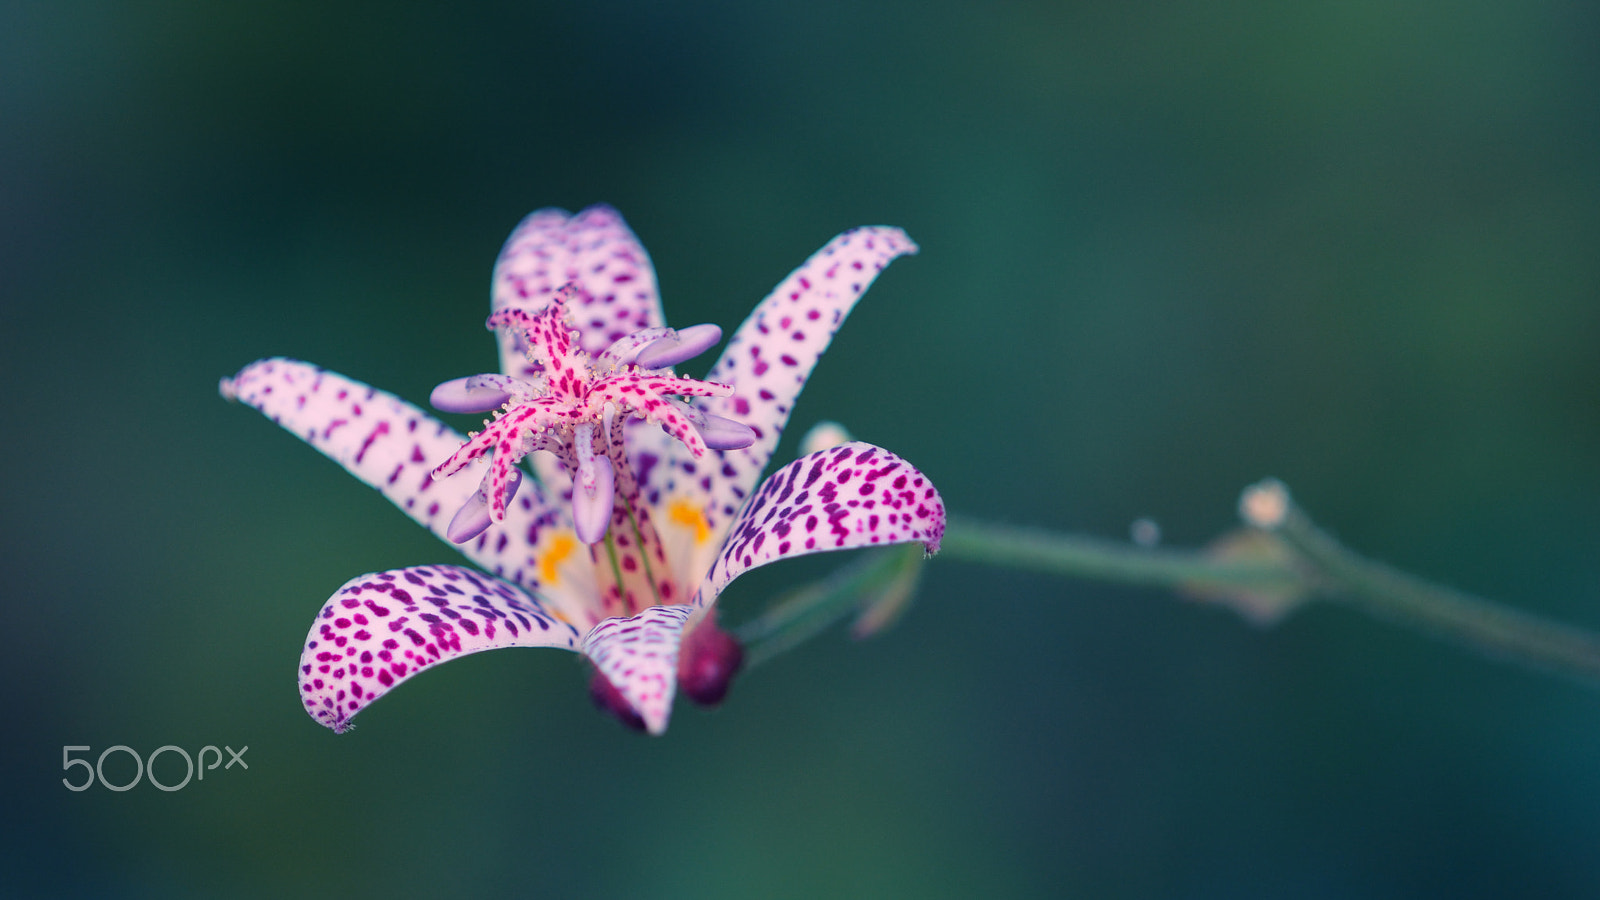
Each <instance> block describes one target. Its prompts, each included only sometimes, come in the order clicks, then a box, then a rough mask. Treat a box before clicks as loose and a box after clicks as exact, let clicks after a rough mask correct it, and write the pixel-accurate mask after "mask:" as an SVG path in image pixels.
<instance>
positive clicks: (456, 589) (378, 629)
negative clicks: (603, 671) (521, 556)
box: [300, 566, 582, 732]
mask: <svg viewBox="0 0 1600 900" xmlns="http://www.w3.org/2000/svg"><path fill="white" fill-rule="evenodd" d="M581 636H582V635H581V634H580V633H579V632H578V630H577V629H576V628H574V627H572V626H571V625H568V624H566V623H564V622H562V621H560V620H559V619H557V618H556V617H555V616H554V615H552V613H551V612H550V611H549V610H547V609H546V608H545V607H544V606H543V605H542V604H541V603H540V602H539V601H538V600H537V599H536V598H534V597H533V596H532V595H530V594H528V593H526V592H525V591H523V590H521V589H520V588H517V587H515V586H513V585H510V584H507V583H505V582H503V581H499V580H497V579H494V578H489V577H486V576H484V575H481V574H479V573H476V572H473V571H472V570H470V569H464V568H461V567H459V566H415V567H412V568H409V569H395V570H394V571H390V572H377V573H374V574H371V575H362V576H361V577H359V578H352V579H351V580H350V581H348V582H346V583H345V585H344V587H341V588H339V590H338V591H337V592H336V593H335V594H334V595H333V597H332V598H331V599H329V600H328V604H327V605H326V606H324V607H323V608H322V612H321V613H320V614H318V616H317V619H316V621H315V622H313V623H312V625H311V633H310V634H308V635H307V636H306V648H305V651H304V652H303V653H302V654H301V655H300V699H301V701H302V702H304V703H305V707H306V712H308V713H310V714H311V717H312V718H313V719H316V720H317V721H318V722H320V723H322V724H323V725H326V726H328V727H329V728H332V729H333V730H334V731H335V732H342V731H344V730H345V729H346V728H348V727H349V724H350V719H351V718H352V717H354V716H355V714H356V713H358V712H360V711H361V710H363V709H365V708H366V707H368V706H370V705H371V704H372V702H373V701H374V700H377V699H378V698H379V697H382V696H383V695H384V694H386V693H388V692H389V691H390V690H391V689H392V688H394V687H395V686H396V685H398V684H400V683H401V682H403V681H405V680H406V679H408V678H410V677H411V676H413V675H415V674H417V673H418V672H421V671H423V670H425V669H430V668H432V667H434V666H436V665H438V664H439V663H442V662H448V661H449V660H452V659H455V658H457V657H460V656H465V655H467V654H468V653H477V652H478V651H480V650H494V649H497V648H500V647H561V648H565V649H568V650H574V649H576V648H577V645H578V640H579V638H580V637H581Z"/></svg>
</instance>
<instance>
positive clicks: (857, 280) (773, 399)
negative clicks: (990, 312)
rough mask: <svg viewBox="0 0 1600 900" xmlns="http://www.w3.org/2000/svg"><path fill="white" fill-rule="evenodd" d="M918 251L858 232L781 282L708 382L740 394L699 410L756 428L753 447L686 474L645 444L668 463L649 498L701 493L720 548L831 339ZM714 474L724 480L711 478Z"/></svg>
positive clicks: (674, 457)
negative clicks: (887, 272) (870, 292)
mask: <svg viewBox="0 0 1600 900" xmlns="http://www.w3.org/2000/svg"><path fill="white" fill-rule="evenodd" d="M915 252H917V245H916V244H915V243H913V242H912V241H911V239H910V238H908V237H906V233H905V232H904V231H901V230H900V229H898V228H889V227H882V226H878V227H867V228H856V229H853V230H851V231H846V232H845V233H843V234H841V235H839V236H838V237H835V238H834V239H833V240H831V241H829V242H828V243H827V245H826V246H824V247H823V248H822V249H821V250H818V251H817V252H816V253H815V254H813V255H812V257H811V258H810V259H808V260H806V262H805V264H804V265H802V266H800V268H798V269H796V270H794V272H792V273H791V274H790V275H789V277H788V278H786V279H784V280H783V282H782V283H780V284H779V285H778V287H777V288H776V289H774V290H773V292H772V293H771V294H769V295H768V296H767V298H766V299H765V300H763V301H762V302H761V304H760V305H759V306H757V307H756V308H755V310H754V311H753V312H751V314H750V316H749V318H747V319H745V321H744V324H743V325H740V326H739V330H738V331H737V332H735V333H734V335H733V337H732V339H730V340H729V341H728V346H727V347H726V348H725V349H724V350H723V353H722V358H721V359H719V360H718V361H717V364H716V365H715V366H713V367H712V368H711V372H710V373H709V374H707V375H706V380H707V381H714V382H720V383H722V384H731V385H733V387H734V393H733V395H732V396H730V397H714V398H710V399H707V400H702V401H700V402H699V404H698V405H699V407H700V408H701V409H702V410H704V411H705V412H707V413H710V414H712V415H718V416H723V417H725V418H728V419H732V420H734V421H736V422H742V423H744V424H745V425H748V426H750V427H751V428H753V429H754V430H755V432H756V441H755V443H753V444H751V445H750V446H749V447H746V448H744V449H741V450H727V451H722V452H721V453H720V454H719V456H720V460H718V461H714V462H713V463H712V464H710V465H705V464H702V465H700V466H698V467H693V466H691V467H689V468H688V469H685V468H684V467H683V466H682V465H681V462H682V460H681V459H680V457H681V456H682V451H681V450H679V449H678V448H677V447H675V446H673V445H672V443H671V442H670V441H666V440H662V439H660V438H659V437H656V436H653V435H645V437H648V438H649V442H648V443H647V444H645V445H644V449H643V450H642V451H641V454H650V455H651V456H653V457H654V458H659V459H661V460H663V461H665V463H666V464H665V465H660V466H656V467H654V470H653V480H651V482H650V483H649V484H647V485H646V486H645V493H646V496H647V497H651V498H662V497H671V496H674V495H681V494H683V493H686V492H694V491H695V490H696V488H698V491H699V492H700V493H702V494H703V495H705V515H706V518H707V521H708V523H709V524H710V527H711V535H712V538H713V540H717V539H720V538H721V537H722V536H723V535H724V534H726V532H727V529H728V528H729V526H730V525H731V524H732V522H733V516H734V513H735V512H736V511H737V510H738V508H739V505H740V504H741V503H742V502H744V499H745V497H746V496H747V495H748V494H749V493H750V492H751V491H752V490H753V489H754V488H755V485H756V481H757V479H759V478H760V477H761V472H762V470H763V469H765V468H766V466H767V462H768V461H769V460H770V459H771V457H772V451H773V449H774V448H775V447H777V444H778V438H779V436H780V435H781V434H782V432H783V428H784V425H785V424H786V423H787V422H788V420H789V411H790V410H791V409H793V407H794V402H795V399H796V398H797V397H798V396H799V395H800V390H801V388H803V387H805V383H806V379H808V378H809V377H810V376H811V370H812V368H813V367H815V366H816V363H817V360H818V358H820V357H821V356H822V354H823V351H825V350H827V349H828V344H829V343H830V342H831V341H832V340H833V334H834V332H835V331H838V330H839V326H840V325H841V324H842V323H843V322H844V319H845V316H847V315H849V314H850V310H851V309H852V308H854V307H855V304H856V301H857V300H859V299H860V298H861V295H862V294H863V293H865V292H866V290H867V288H868V286H870V285H871V284H872V282H873V280H874V279H875V278H877V277H878V273H879V272H881V271H883V268H884V267H885V266H887V265H888V264H889V263H890V262H892V261H894V260H895V259H896V258H897V257H900V256H904V255H906V254H908V253H915ZM696 470H698V471H696ZM686 472H687V475H686V474H685V473H686ZM710 472H716V473H717V474H716V476H715V477H714V478H706V477H705V475H707V474H708V473H710ZM697 480H698V484H696V481H697Z"/></svg>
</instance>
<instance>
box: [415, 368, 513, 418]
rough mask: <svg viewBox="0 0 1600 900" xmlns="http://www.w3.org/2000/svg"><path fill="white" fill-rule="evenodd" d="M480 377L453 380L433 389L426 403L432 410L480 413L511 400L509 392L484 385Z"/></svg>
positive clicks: (472, 376)
mask: <svg viewBox="0 0 1600 900" xmlns="http://www.w3.org/2000/svg"><path fill="white" fill-rule="evenodd" d="M486 380H488V379H485V378H484V377H483V376H481V375H468V376H467V377H466V378H454V379H451V380H450V381H446V382H445V383H444V384H441V385H439V386H438V387H436V388H434V389H433V393H432V394H429V395H428V402H429V403H431V404H433V408H434V409H437V410H442V411H444V412H452V413H481V412H488V411H489V410H491V409H499V408H500V406H501V405H502V404H504V403H505V402H506V401H507V400H510V399H511V392H510V391H507V390H503V389H502V388H500V387H499V386H496V385H492V384H484V383H483V382H484V381H486Z"/></svg>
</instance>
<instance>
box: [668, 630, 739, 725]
mask: <svg viewBox="0 0 1600 900" xmlns="http://www.w3.org/2000/svg"><path fill="white" fill-rule="evenodd" d="M743 665H744V648H743V647H740V646H739V642H738V641H736V640H734V639H733V636H732V635H730V634H728V633H727V632H726V631H723V630H722V629H720V628H718V627H717V623H715V622H713V621H712V620H711V619H709V618H708V619H706V620H705V621H703V622H701V623H700V625H699V626H698V627H697V628H695V630H694V631H691V632H690V633H689V636H688V637H686V638H684V641H683V646H682V647H680V648H679V650H678V690H680V691H682V692H683V695H684V696H685V697H688V698H689V699H690V700H693V701H694V702H696V703H698V704H700V705H701V706H716V705H717V704H719V703H721V702H722V699H723V698H724V697H726V696H728V686H729V685H730V684H732V683H733V676H734V675H737V674H738V672H739V668H740V667H741V666H743Z"/></svg>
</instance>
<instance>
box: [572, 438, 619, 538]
mask: <svg viewBox="0 0 1600 900" xmlns="http://www.w3.org/2000/svg"><path fill="white" fill-rule="evenodd" d="M616 479H617V476H616V472H615V471H614V470H612V468H611V460H609V459H607V458H606V457H604V456H596V457H595V458H594V487H592V488H588V487H584V486H583V480H584V479H583V478H582V477H579V478H574V479H573V480H572V527H573V530H575V531H577V532H578V540H580V541H583V542H584V543H585V544H594V543H598V542H599V541H600V539H601V538H603V537H605V536H606V528H607V527H609V526H610V525H611V507H612V504H614V503H615V502H616V499H617V490H616Z"/></svg>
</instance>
